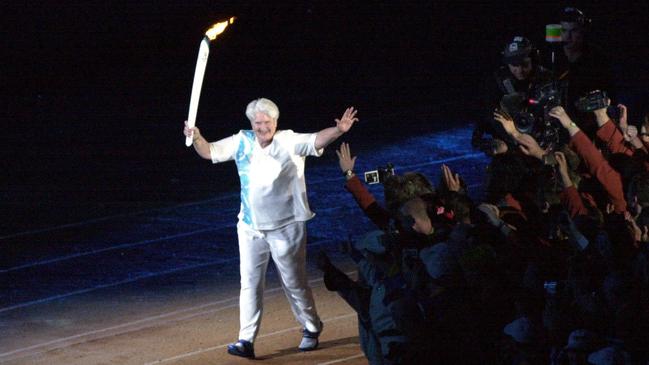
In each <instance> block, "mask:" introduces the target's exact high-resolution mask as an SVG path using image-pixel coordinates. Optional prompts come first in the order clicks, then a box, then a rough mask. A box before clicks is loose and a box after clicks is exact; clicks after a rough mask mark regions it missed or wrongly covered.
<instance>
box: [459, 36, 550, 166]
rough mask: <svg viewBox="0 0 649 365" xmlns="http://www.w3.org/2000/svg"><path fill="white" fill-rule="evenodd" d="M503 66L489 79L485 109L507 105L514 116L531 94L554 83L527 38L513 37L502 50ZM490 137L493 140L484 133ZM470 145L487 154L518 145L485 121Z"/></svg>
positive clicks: (503, 132) (481, 123)
mask: <svg viewBox="0 0 649 365" xmlns="http://www.w3.org/2000/svg"><path fill="white" fill-rule="evenodd" d="M502 55H503V63H504V65H503V66H501V67H500V68H499V69H498V70H496V72H495V73H494V75H493V77H492V78H490V79H489V80H488V84H487V85H486V90H485V96H484V98H485V101H486V105H485V108H484V109H485V110H489V109H491V110H493V108H494V107H499V108H502V107H503V104H508V105H507V107H506V108H507V109H509V110H507V112H508V113H510V115H514V114H515V113H516V112H518V111H520V110H521V109H522V108H523V105H522V104H523V103H524V102H525V101H526V100H527V99H528V97H529V96H530V95H531V93H532V91H533V90H534V89H535V88H537V87H538V86H540V85H545V84H547V83H549V82H551V81H552V74H551V72H550V71H549V70H547V69H545V68H544V67H542V66H541V65H540V64H539V59H538V58H539V55H538V50H537V49H536V48H535V47H534V45H533V44H532V43H531V42H530V41H529V40H528V39H527V38H525V37H522V36H516V37H514V38H513V39H512V40H511V41H510V42H509V43H507V45H506V46H505V48H504V49H503V51H502ZM485 133H487V134H490V135H491V136H492V138H491V139H488V138H485V137H484V134H485ZM471 144H472V146H473V147H474V148H477V149H480V150H482V151H484V152H485V153H487V154H488V155H493V154H497V153H503V152H505V151H507V150H508V148H511V147H512V146H514V145H515V142H514V141H513V140H511V139H510V138H509V137H508V135H507V133H505V131H504V130H502V127H501V126H500V125H499V124H498V123H494V122H493V120H484V121H481V122H480V123H478V125H476V128H475V130H474V131H473V136H472V139H471Z"/></svg>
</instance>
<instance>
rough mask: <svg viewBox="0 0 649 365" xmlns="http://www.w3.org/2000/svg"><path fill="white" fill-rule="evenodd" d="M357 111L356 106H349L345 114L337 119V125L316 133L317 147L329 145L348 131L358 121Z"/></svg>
mask: <svg viewBox="0 0 649 365" xmlns="http://www.w3.org/2000/svg"><path fill="white" fill-rule="evenodd" d="M356 113H358V110H356V109H354V107H353V106H352V107H349V108H347V109H346V110H345V112H344V113H343V116H342V117H340V119H336V120H335V121H336V126H335V127H329V128H325V129H323V130H321V131H320V132H318V133H317V134H316V137H315V148H316V149H321V148H325V147H327V146H328V145H329V144H330V143H331V142H333V141H335V140H336V139H338V137H340V136H342V135H343V134H345V133H347V132H348V131H349V130H350V129H351V127H352V126H353V125H354V123H355V122H357V121H358V118H356Z"/></svg>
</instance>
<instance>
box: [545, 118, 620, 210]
mask: <svg viewBox="0 0 649 365" xmlns="http://www.w3.org/2000/svg"><path fill="white" fill-rule="evenodd" d="M550 116H551V117H554V118H557V119H558V120H559V122H560V123H561V125H562V126H563V127H564V128H565V129H566V130H567V131H568V134H570V147H572V149H573V150H575V152H577V154H578V155H579V156H580V157H581V158H582V159H583V160H584V162H585V163H586V166H587V167H588V170H589V172H590V173H591V175H593V176H595V177H597V180H598V181H599V182H600V184H602V186H603V187H604V189H605V190H606V192H607V193H608V196H609V199H610V200H611V202H612V203H613V205H614V207H615V211H616V212H618V213H623V212H624V211H625V210H626V201H625V200H624V191H623V189H622V178H621V176H620V174H619V173H618V172H617V171H615V170H614V169H613V168H612V167H611V165H609V163H608V161H606V159H605V158H604V156H602V153H601V152H600V151H599V150H598V149H597V148H596V147H595V145H594V144H593V142H592V141H591V140H590V139H589V138H588V136H586V134H585V133H583V132H582V131H581V130H580V129H579V127H577V125H576V124H575V123H574V122H573V121H572V120H571V119H570V117H569V116H568V114H567V113H566V111H565V110H564V109H563V107H560V106H558V107H555V108H552V110H550Z"/></svg>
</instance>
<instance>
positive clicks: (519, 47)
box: [503, 36, 532, 65]
mask: <svg viewBox="0 0 649 365" xmlns="http://www.w3.org/2000/svg"><path fill="white" fill-rule="evenodd" d="M530 53H532V42H530V40H529V39H527V38H525V37H522V36H516V37H514V38H513V39H512V40H511V42H509V43H507V45H506V46H505V49H504V50H503V62H504V63H506V64H509V65H519V64H521V63H522V62H523V60H524V59H525V58H527V57H530Z"/></svg>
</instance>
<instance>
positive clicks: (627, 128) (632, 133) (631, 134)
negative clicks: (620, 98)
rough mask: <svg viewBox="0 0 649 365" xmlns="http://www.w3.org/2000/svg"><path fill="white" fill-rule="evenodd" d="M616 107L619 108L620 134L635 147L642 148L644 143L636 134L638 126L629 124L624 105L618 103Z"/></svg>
mask: <svg viewBox="0 0 649 365" xmlns="http://www.w3.org/2000/svg"><path fill="white" fill-rule="evenodd" d="M617 107H618V109H620V122H619V127H620V131H622V135H623V136H624V140H625V141H627V142H630V143H631V144H632V145H633V147H635V148H643V147H644V144H643V143H642V140H641V139H640V136H638V127H636V126H634V125H629V122H628V119H627V118H628V111H627V107H626V105H624V104H618V105H617Z"/></svg>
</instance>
